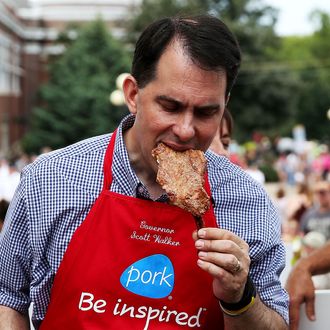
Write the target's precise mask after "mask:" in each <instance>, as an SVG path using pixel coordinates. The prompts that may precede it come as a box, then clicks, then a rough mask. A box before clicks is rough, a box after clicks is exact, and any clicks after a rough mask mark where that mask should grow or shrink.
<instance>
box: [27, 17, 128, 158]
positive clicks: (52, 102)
mask: <svg viewBox="0 0 330 330" xmlns="http://www.w3.org/2000/svg"><path fill="white" fill-rule="evenodd" d="M77 33H78V36H77V38H76V39H75V40H73V41H71V42H70V38H65V37H64V36H63V35H62V36H61V40H62V41H63V40H66V42H65V44H66V45H67V49H66V51H65V52H64V54H63V55H62V56H60V57H59V58H57V59H56V60H55V61H54V62H52V63H51V65H50V68H49V74H50V79H49V82H48V83H47V84H46V85H44V86H43V87H42V88H41V90H40V106H39V107H36V108H35V109H34V111H33V114H32V116H31V122H30V130H29V133H28V134H27V135H26V136H25V138H24V140H23V147H24V148H25V150H27V151H28V152H32V151H33V152H38V151H39V150H40V148H41V147H42V146H45V145H47V146H49V147H52V148H59V147H63V146H65V145H68V144H71V143H73V142H76V141H78V140H81V139H83V138H86V137H90V136H93V135H97V134H102V133H106V132H110V131H112V130H113V129H114V128H115V127H116V126H117V125H118V123H119V121H120V119H121V118H122V117H123V114H124V113H126V109H125V110H124V109H123V108H118V107H115V106H114V105H112V104H111V103H110V102H109V94H110V92H111V91H112V90H114V89H116V85H115V80H116V78H117V76H118V75H119V74H120V73H122V72H127V71H128V69H129V62H130V61H129V58H128V56H127V52H125V51H124V50H123V49H122V46H121V45H120V44H119V42H118V41H116V40H115V39H114V38H112V37H111V35H110V34H109V33H108V31H107V27H106V26H105V24H104V23H103V22H102V21H101V20H97V21H95V22H92V23H91V24H89V25H87V26H85V27H84V28H81V29H78V30H77Z"/></svg>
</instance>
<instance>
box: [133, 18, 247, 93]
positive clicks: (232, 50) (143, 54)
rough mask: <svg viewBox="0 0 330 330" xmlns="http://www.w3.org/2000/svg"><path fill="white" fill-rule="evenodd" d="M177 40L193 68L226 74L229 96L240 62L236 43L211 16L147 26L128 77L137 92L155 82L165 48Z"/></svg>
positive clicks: (164, 21) (165, 21)
mask: <svg viewBox="0 0 330 330" xmlns="http://www.w3.org/2000/svg"><path fill="white" fill-rule="evenodd" d="M173 40H178V41H179V42H180V44H181V45H182V47H183V49H184V51H185V52H186V53H187V55H188V56H189V57H190V59H191V60H192V61H193V63H194V64H196V65H198V66H199V67H200V68H201V69H203V70H207V71H213V70H214V71H221V70H224V71H225V72H226V77H227V89H226V95H228V94H229V93H230V90H231V88H232V87H233V85H234V82H235V80H236V77H237V74H238V69H239V66H240V62H241V52H240V49H239V45H238V42H237V40H236V38H235V36H234V35H233V33H232V32H231V31H230V30H229V29H228V27H227V26H226V25H225V24H224V23H223V22H222V21H221V20H219V19H218V18H216V17H213V16H211V15H199V16H192V17H173V18H163V19H160V20H157V21H155V22H153V23H151V24H150V25H149V26H148V27H147V28H146V29H145V30H144V31H143V32H142V34H141V36H140V38H139V39H138V41H137V43H136V47H135V52H134V57H133V62H132V75H133V77H134V78H135V79H136V81H137V85H138V87H139V88H143V87H145V86H146V85H147V84H148V83H149V82H151V81H152V80H153V79H155V78H156V69H157V64H158V61H159V59H160V57H161V55H162V54H163V53H164V52H165V50H166V48H167V46H168V45H169V44H170V43H171V42H172V41H173Z"/></svg>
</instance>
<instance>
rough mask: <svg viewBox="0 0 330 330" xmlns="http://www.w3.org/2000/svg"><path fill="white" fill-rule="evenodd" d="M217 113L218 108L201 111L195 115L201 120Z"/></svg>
mask: <svg viewBox="0 0 330 330" xmlns="http://www.w3.org/2000/svg"><path fill="white" fill-rule="evenodd" d="M217 112H218V108H216V109H201V110H197V111H196V115H197V116H198V117H201V118H203V117H204V118H208V117H212V116H214V115H215V114H216V113H217Z"/></svg>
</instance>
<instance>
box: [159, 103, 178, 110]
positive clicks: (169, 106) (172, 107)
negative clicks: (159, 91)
mask: <svg viewBox="0 0 330 330" xmlns="http://www.w3.org/2000/svg"><path fill="white" fill-rule="evenodd" d="M160 105H161V107H162V108H163V109H164V110H165V111H169V112H173V111H177V110H178V108H179V107H178V105H177V104H175V103H160Z"/></svg>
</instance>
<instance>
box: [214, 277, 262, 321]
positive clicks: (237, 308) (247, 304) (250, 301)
mask: <svg viewBox="0 0 330 330" xmlns="http://www.w3.org/2000/svg"><path fill="white" fill-rule="evenodd" d="M256 295H257V290H256V288H255V286H254V284H253V282H252V280H251V278H250V277H249V276H248V278H247V281H246V283H245V287H244V292H243V295H242V298H241V300H240V301H239V302H237V303H226V302H224V301H222V300H219V304H220V307H221V309H222V311H223V312H224V313H225V314H226V315H229V316H239V315H241V314H243V313H245V312H246V311H247V310H248V309H249V308H251V307H252V306H253V305H254V303H255V298H256Z"/></svg>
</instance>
